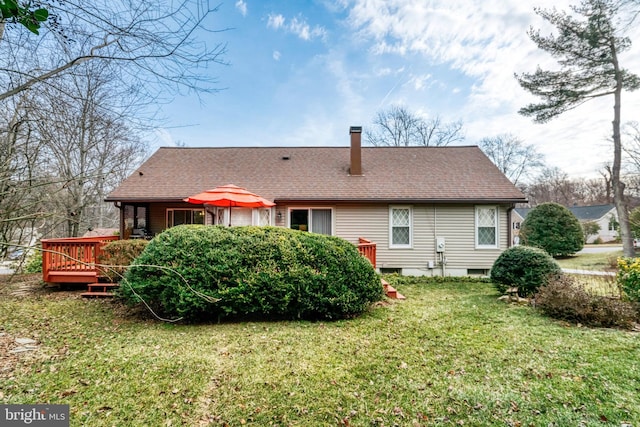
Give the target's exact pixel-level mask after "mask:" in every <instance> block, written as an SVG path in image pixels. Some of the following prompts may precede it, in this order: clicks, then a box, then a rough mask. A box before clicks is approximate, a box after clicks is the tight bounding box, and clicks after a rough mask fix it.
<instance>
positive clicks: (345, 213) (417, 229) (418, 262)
mask: <svg viewBox="0 0 640 427" xmlns="http://www.w3.org/2000/svg"><path fill="white" fill-rule="evenodd" d="M389 206H390V205H389V204H380V205H365V206H362V205H360V206H357V205H348V206H346V205H340V206H338V207H337V208H336V210H335V212H336V221H335V224H336V233H335V234H336V235H337V236H339V237H342V238H344V239H346V240H348V241H350V242H353V243H354V244H357V243H358V238H359V237H363V238H365V239H368V240H371V241H372V242H374V243H376V244H377V267H378V268H411V269H424V270H425V271H424V274H428V271H427V262H428V261H429V260H433V259H434V250H435V249H434V246H433V243H432V242H433V239H434V238H433V232H432V230H433V227H432V223H433V214H432V212H430V210H429V209H428V207H427V206H425V205H409V206H411V207H412V211H413V212H412V216H413V222H412V233H413V246H412V248H393V249H391V248H389ZM403 206H406V205H403ZM430 230H431V231H430Z"/></svg>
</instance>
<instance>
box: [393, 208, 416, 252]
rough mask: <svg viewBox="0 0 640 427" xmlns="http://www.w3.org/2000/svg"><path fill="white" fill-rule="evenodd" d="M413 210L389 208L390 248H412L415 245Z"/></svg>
mask: <svg viewBox="0 0 640 427" xmlns="http://www.w3.org/2000/svg"><path fill="white" fill-rule="evenodd" d="M412 226H413V210H412V209H411V206H390V207H389V247H390V248H411V247H412V245H413V237H412V236H413V230H412Z"/></svg>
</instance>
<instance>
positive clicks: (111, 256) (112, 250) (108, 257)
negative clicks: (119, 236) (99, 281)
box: [98, 239, 149, 282]
mask: <svg viewBox="0 0 640 427" xmlns="http://www.w3.org/2000/svg"><path fill="white" fill-rule="evenodd" d="M148 243H149V242H148V241H146V240H142V239H132V240H131V239H129V240H114V241H113V242H109V243H107V244H106V245H105V246H104V247H103V248H102V253H101V254H100V257H99V259H98V262H99V263H100V264H102V266H101V267H100V269H101V272H102V274H103V275H104V276H106V277H107V278H109V280H111V281H112V282H119V281H120V279H121V278H122V276H123V275H124V273H125V271H126V270H127V268H128V266H129V265H130V264H131V263H132V262H133V260H134V259H136V258H137V257H139V256H140V254H141V253H142V251H144V248H146V247H147V244H148Z"/></svg>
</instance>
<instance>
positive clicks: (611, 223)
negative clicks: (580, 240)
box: [512, 204, 618, 243]
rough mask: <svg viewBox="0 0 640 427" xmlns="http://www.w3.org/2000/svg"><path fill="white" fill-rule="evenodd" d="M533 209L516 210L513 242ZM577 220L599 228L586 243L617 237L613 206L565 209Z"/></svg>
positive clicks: (616, 215) (514, 212)
mask: <svg viewBox="0 0 640 427" xmlns="http://www.w3.org/2000/svg"><path fill="white" fill-rule="evenodd" d="M531 209H533V208H516V209H514V211H513V215H512V220H513V222H512V229H513V236H514V239H515V241H517V240H518V239H519V237H517V236H518V234H519V232H520V224H521V223H522V222H523V221H524V219H525V218H526V217H527V215H528V214H529V212H530V211H531ZM567 209H569V210H570V211H571V212H572V213H573V214H574V215H575V216H576V218H578V220H579V221H580V223H585V222H589V221H593V222H595V223H596V224H598V225H599V226H600V231H599V232H598V234H594V235H591V236H589V239H588V240H587V242H586V243H593V242H595V241H596V240H598V239H600V241H602V242H610V241H612V240H615V239H616V238H617V237H618V230H617V228H618V212H617V211H616V207H615V205H613V204H609V205H593V206H572V207H569V208H567Z"/></svg>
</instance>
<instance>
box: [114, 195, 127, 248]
mask: <svg viewBox="0 0 640 427" xmlns="http://www.w3.org/2000/svg"><path fill="white" fill-rule="evenodd" d="M113 206H115V207H116V208H117V209H118V210H119V211H120V240H122V239H123V237H124V215H123V214H122V204H121V203H120V202H113Z"/></svg>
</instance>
